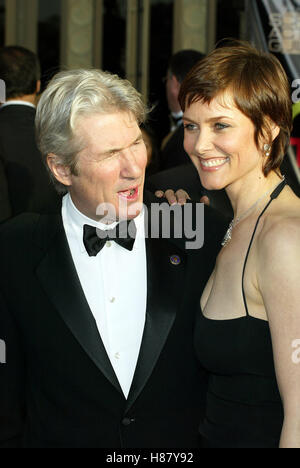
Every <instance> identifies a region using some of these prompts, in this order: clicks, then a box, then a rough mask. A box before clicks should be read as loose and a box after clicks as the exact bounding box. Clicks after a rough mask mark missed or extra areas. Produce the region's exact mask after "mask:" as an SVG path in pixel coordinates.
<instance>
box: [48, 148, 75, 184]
mask: <svg viewBox="0 0 300 468" xmlns="http://www.w3.org/2000/svg"><path fill="white" fill-rule="evenodd" d="M47 165H48V167H49V169H50V171H51V172H52V174H53V176H54V177H55V179H57V180H58V181H59V182H61V183H62V184H63V185H66V186H70V185H72V175H71V171H70V168H69V166H64V165H63V164H61V162H60V158H59V157H58V156H56V154H53V153H50V154H48V155H47Z"/></svg>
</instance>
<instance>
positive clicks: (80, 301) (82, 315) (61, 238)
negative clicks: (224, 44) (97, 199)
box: [36, 217, 122, 393]
mask: <svg viewBox="0 0 300 468" xmlns="http://www.w3.org/2000/svg"><path fill="white" fill-rule="evenodd" d="M46 219H47V218H46ZM55 219H57V221H58V226H59V228H58V230H57V232H56V233H55V235H54V236H53V237H52V240H51V243H50V245H48V246H47V247H46V253H45V255H44V257H43V258H42V261H41V262H40V264H39V265H38V267H37V270H36V273H37V276H38V279H39V281H40V283H41V284H42V287H43V289H44V291H45V293H46V294H47V296H48V298H49V300H50V301H51V302H52V303H53V305H54V306H55V308H56V309H57V310H58V312H59V313H60V315H61V317H62V318H63V320H64V322H65V323H66V325H67V326H68V328H69V329H70V330H71V332H72V334H73V335H74V336H75V338H76V339H77V341H78V342H79V343H80V345H81V346H82V348H83V349H84V350H85V352H86V353H87V354H88V356H89V357H90V358H91V359H92V361H93V362H94V363H95V364H96V366H97V367H98V368H99V369H100V371H101V372H102V373H103V374H104V375H105V376H106V378H107V379H108V380H109V381H110V382H111V383H112V385H114V387H116V388H117V390H118V391H119V392H120V393H122V390H121V388H120V385H119V382H118V379H117V377H116V375H115V373H114V370H113V368H112V366H111V363H110V360H109V358H108V356H107V353H106V350H105V347H104V345H103V342H102V340H101V337H100V335H99V332H98V328H97V325H96V322H95V319H94V317H93V314H92V312H91V310H90V308H89V305H88V303H87V301H86V298H85V295H84V292H83V290H82V287H81V283H80V281H79V278H78V276H77V273H76V270H75V266H74V263H73V260H72V256H71V252H70V249H69V246H68V242H67V238H66V235H65V232H64V229H63V226H62V222H61V217H56V218H55ZM48 224H49V226H48V230H47V227H46V226H44V228H45V229H46V231H47V235H46V236H44V237H46V238H49V231H51V230H52V231H53V227H52V226H50V222H49V223H48ZM56 226H57V223H56ZM46 231H45V232H46ZM50 237H51V236H50Z"/></svg>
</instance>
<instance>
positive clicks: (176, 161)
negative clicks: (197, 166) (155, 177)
mask: <svg viewBox="0 0 300 468" xmlns="http://www.w3.org/2000/svg"><path fill="white" fill-rule="evenodd" d="M183 139H184V127H183V124H181V125H180V126H179V127H178V128H176V130H175V131H174V132H173V133H172V135H171V136H170V138H169V140H168V141H167V143H166V145H165V147H164V148H163V150H162V151H161V157H160V170H161V171H165V170H167V169H171V168H172V167H176V166H180V165H182V164H192V163H191V160H190V157H189V155H188V154H187V153H186V152H185V150H184V147H183Z"/></svg>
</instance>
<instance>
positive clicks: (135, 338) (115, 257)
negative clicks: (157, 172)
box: [0, 70, 223, 448]
mask: <svg viewBox="0 0 300 468" xmlns="http://www.w3.org/2000/svg"><path fill="white" fill-rule="evenodd" d="M144 118H145V108H144V106H143V104H142V101H141V99H140V96H139V94H138V93H137V92H136V91H135V90H134V88H133V87H132V86H131V85H130V83H129V82H128V81H125V80H121V79H120V78H118V77H116V76H113V75H110V74H109V73H105V72H100V71H97V70H89V71H85V70H78V71H76V70H73V71H69V72H61V73H59V74H58V75H56V76H55V77H54V78H53V79H52V81H51V82H50V84H49V85H48V87H47V89H46V91H45V92H44V93H43V95H42V97H41V100H40V102H39V105H38V110H37V117H36V129H37V139H38V144H39V148H40V150H41V153H42V155H43V158H44V160H45V162H46V164H47V166H48V169H49V172H50V175H51V177H52V178H53V180H54V182H55V184H56V186H57V189H58V190H59V191H60V192H65V193H66V195H65V196H64V198H63V204H62V212H61V215H52V216H49V215H34V214H25V215H22V216H20V217H18V218H15V219H14V220H12V221H10V222H8V223H6V224H5V225H4V226H3V227H2V229H1V230H0V256H1V266H0V285H1V290H0V293H1V294H0V307H1V309H2V310H1V314H0V335H1V336H0V339H2V341H3V342H5V343H6V350H7V362H6V364H5V365H2V366H0V373H2V374H0V380H1V387H0V441H1V442H0V444H2V446H16V445H17V446H18V445H22V446H23V447H115V448H121V447H122V448H128V447H131V448H141V447H142V448H146V447H155V448H159V447H163V448H166V447H170V448H171V447H172V448H176V447H177V448H180V447H181V448H183V447H186V448H192V447H197V446H198V443H199V441H198V430H197V428H198V421H199V418H200V415H201V413H202V409H203V405H204V393H205V381H206V378H205V375H204V373H203V371H202V370H201V369H200V368H199V367H198V365H197V362H196V359H195V356H194V351H193V328H194V317H195V312H196V309H197V304H198V302H199V290H200V289H201V287H202V286H203V284H204V282H205V280H206V277H207V274H208V273H209V270H211V269H212V267H213V262H214V259H213V256H214V252H212V251H211V250H210V241H211V240H213V241H212V244H214V243H215V241H216V239H217V238H218V240H219V239H221V238H222V234H223V233H219V232H218V228H217V220H216V221H214V223H215V224H214V225H210V222H211V221H210V220H209V218H208V220H207V226H208V228H209V229H210V230H211V232H210V237H209V238H208V240H207V243H206V244H205V245H206V246H207V247H206V248H205V249H203V250H200V251H199V252H201V253H200V254H199V256H198V257H197V261H196V262H193V264H191V265H190V260H189V259H188V255H187V254H185V253H184V252H183V251H181V250H180V249H179V248H178V247H175V245H174V244H172V243H170V242H169V241H168V240H164V239H151V238H147V239H146V240H145V229H146V227H147V223H146V222H145V218H146V213H145V208H143V205H142V201H143V184H144V174H145V166H146V160H147V158H146V149H145V145H144V142H143V139H142V134H141V130H140V128H139V123H141V122H142V121H143V120H144ZM124 220H128V221H130V226H131V229H132V231H131V232H132V233H133V234H135V239H134V235H133V234H132V235H131V236H130V237H128V238H125V239H123V245H120V243H121V239H120V238H117V239H116V238H115V236H113V235H110V237H109V240H107V241H106V240H105V235H106V234H107V232H108V231H110V233H111V232H112V231H114V230H113V228H115V227H116V225H117V228H116V229H115V231H114V232H116V231H117V230H118V229H119V231H121V225H123V226H124ZM125 225H126V226H127V223H126V221H125ZM96 228H97V231H96ZM99 229H101V232H100V231H99ZM104 231H106V232H104ZM110 233H109V234H110ZM109 234H108V235H109ZM97 235H98V236H97ZM114 240H115V241H114ZM124 243H125V244H124ZM212 250H213V249H212Z"/></svg>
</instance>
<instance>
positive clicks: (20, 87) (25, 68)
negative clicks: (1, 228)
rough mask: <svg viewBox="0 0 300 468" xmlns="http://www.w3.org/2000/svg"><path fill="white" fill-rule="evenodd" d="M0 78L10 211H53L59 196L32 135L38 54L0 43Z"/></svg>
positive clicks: (0, 136)
mask: <svg viewBox="0 0 300 468" xmlns="http://www.w3.org/2000/svg"><path fill="white" fill-rule="evenodd" d="M0 78H1V79H2V80H4V82H5V85H6V102H5V103H4V104H2V106H1V107H0V158H1V159H2V160H3V163H4V168H5V173H6V179H7V185H8V195H9V201H10V205H11V215H12V216H15V215H17V214H19V213H23V212H29V211H34V212H40V211H49V212H56V211H58V209H59V204H60V200H59V197H58V195H57V194H56V192H55V190H54V188H53V187H52V185H51V183H50V181H49V178H48V176H47V173H46V171H45V168H44V167H43V164H42V161H41V155H40V153H39V151H38V149H37V146H36V143H35V136H34V118H35V105H36V100H37V94H38V93H39V91H40V86H41V82H40V66H39V61H38V58H37V57H36V55H35V54H34V53H33V52H31V51H30V50H28V49H25V48H23V47H20V46H8V47H2V48H1V49H0ZM7 217H8V216H7Z"/></svg>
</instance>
